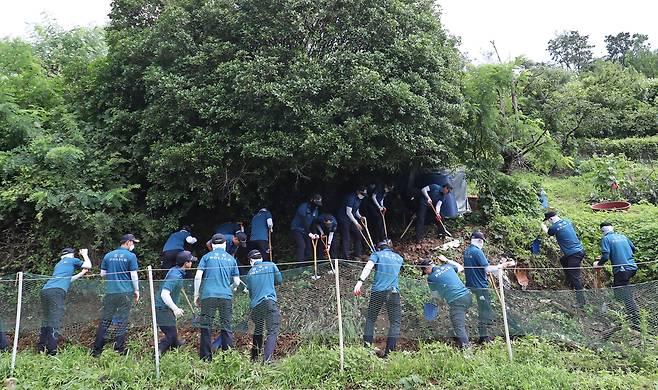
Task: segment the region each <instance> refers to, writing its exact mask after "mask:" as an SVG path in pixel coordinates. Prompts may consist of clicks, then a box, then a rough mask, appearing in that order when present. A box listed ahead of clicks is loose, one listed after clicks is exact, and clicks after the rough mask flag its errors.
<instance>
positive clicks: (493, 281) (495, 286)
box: [487, 269, 503, 302]
mask: <svg viewBox="0 0 658 390" xmlns="http://www.w3.org/2000/svg"><path fill="white" fill-rule="evenodd" d="M498 272H503V270H502V269H501V270H498ZM487 277H489V283H491V287H493V289H494V291H495V292H496V297H498V302H502V301H501V299H500V293H499V292H498V287H497V285H496V280H495V279H494V277H493V275H491V274H490V273H488V272H487Z"/></svg>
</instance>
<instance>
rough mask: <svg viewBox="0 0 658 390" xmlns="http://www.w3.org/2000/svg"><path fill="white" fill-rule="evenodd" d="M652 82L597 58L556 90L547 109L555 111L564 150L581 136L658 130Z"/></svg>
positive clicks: (636, 134) (644, 132) (639, 134)
mask: <svg viewBox="0 0 658 390" xmlns="http://www.w3.org/2000/svg"><path fill="white" fill-rule="evenodd" d="M650 91H651V84H650V83H649V82H648V81H647V79H646V78H645V77H644V76H643V75H642V74H640V73H639V72H637V71H636V70H635V69H633V68H624V67H622V66H621V65H618V64H615V63H612V62H608V61H597V62H596V64H595V65H594V66H593V67H592V68H591V69H590V70H588V71H586V72H583V73H581V74H580V75H579V77H578V78H577V79H574V80H572V81H571V82H569V83H568V84H566V85H565V86H564V88H562V89H559V90H557V91H555V93H554V94H553V96H552V98H551V99H550V100H549V102H548V107H549V108H548V109H549V110H550V111H552V112H555V113H557V114H558V115H557V120H558V127H559V128H560V133H559V134H558V135H557V136H558V137H559V139H560V142H561V143H562V146H563V148H564V149H565V150H567V151H569V150H570V148H571V147H572V146H573V141H574V138H580V137H613V138H621V137H629V136H646V135H654V134H656V133H657V132H658V122H657V121H658V106H657V105H656V101H655V99H654V98H652V97H651V94H650Z"/></svg>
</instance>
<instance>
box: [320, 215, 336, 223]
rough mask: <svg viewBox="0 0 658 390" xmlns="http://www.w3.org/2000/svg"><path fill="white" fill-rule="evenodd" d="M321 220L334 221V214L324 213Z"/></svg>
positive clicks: (325, 221)
mask: <svg viewBox="0 0 658 390" xmlns="http://www.w3.org/2000/svg"><path fill="white" fill-rule="evenodd" d="M322 222H324V223H333V222H334V216H333V215H331V214H325V215H324V216H323V218H322Z"/></svg>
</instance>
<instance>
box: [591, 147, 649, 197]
mask: <svg viewBox="0 0 658 390" xmlns="http://www.w3.org/2000/svg"><path fill="white" fill-rule="evenodd" d="M580 171H581V173H584V174H585V178H587V177H588V176H592V177H593V179H592V180H593V182H594V192H592V193H591V195H590V201H593V202H598V201H602V200H622V199H623V200H627V201H629V202H631V203H642V202H649V203H652V204H658V173H657V172H656V171H655V168H653V167H650V166H646V165H641V164H638V163H635V162H633V161H630V160H628V159H627V158H626V156H625V155H623V154H621V155H612V154H611V155H606V156H598V155H594V156H593V157H592V158H590V159H588V160H585V161H584V162H582V163H581V165H580Z"/></svg>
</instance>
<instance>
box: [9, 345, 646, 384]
mask: <svg viewBox="0 0 658 390" xmlns="http://www.w3.org/2000/svg"><path fill="white" fill-rule="evenodd" d="M654 348H655V347H653V346H651V347H648V348H645V349H635V348H629V349H627V350H625V351H623V352H612V351H609V350H599V351H590V350H587V349H575V350H574V349H567V348H562V347H560V346H558V345H555V344H549V343H546V342H543V341H540V340H538V339H527V340H517V341H515V343H514V351H515V357H514V363H510V362H509V361H508V358H507V354H506V352H505V349H504V346H503V345H502V344H501V343H500V342H496V343H494V344H492V345H490V346H487V347H486V348H481V349H477V350H474V351H473V352H472V353H470V354H468V355H465V354H462V353H461V352H459V351H458V350H456V349H454V348H452V347H450V346H447V345H445V344H441V343H434V344H425V345H422V346H421V348H420V350H419V351H418V352H397V353H393V354H392V355H390V356H389V358H388V359H386V360H382V359H380V358H377V357H375V356H374V355H373V354H371V353H369V352H368V351H367V350H366V349H363V348H359V347H352V348H347V350H346V355H345V362H346V365H345V372H343V373H341V372H340V371H339V369H338V368H339V361H338V352H337V350H335V349H328V348H325V347H319V346H314V345H309V346H306V347H304V348H302V349H301V350H300V351H299V353H297V354H295V355H294V356H291V357H287V358H284V359H281V360H279V361H277V362H275V363H274V364H271V365H266V366H262V365H259V364H257V365H253V364H252V363H251V362H249V359H248V356H247V355H246V353H240V352H231V353H227V354H222V355H220V356H218V357H217V358H216V359H214V361H213V362H212V363H210V364H208V363H204V362H200V361H199V360H198V358H197V356H196V355H195V354H194V353H193V352H191V351H186V350H183V351H178V352H169V353H167V354H166V355H164V357H163V359H162V378H161V380H160V381H159V382H156V381H155V374H154V364H153V360H152V358H151V357H147V356H144V357H136V356H132V355H129V356H127V357H121V356H118V355H116V354H113V353H106V354H104V355H103V356H102V357H101V358H100V359H94V358H92V357H90V356H89V355H88V353H87V351H86V350H83V349H80V348H74V347H71V348H67V349H66V350H65V351H64V352H62V353H60V354H59V355H58V357H57V358H56V359H55V358H51V357H48V356H44V355H34V354H22V355H19V358H18V363H17V367H18V368H17V371H16V375H15V376H16V378H17V380H18V385H19V386H20V387H21V388H64V387H66V388H85V389H107V388H122V389H144V388H151V387H157V388H161V389H181V388H198V389H205V388H235V389H243V388H244V389H246V388H249V389H271V388H317V387H318V385H319V384H320V383H321V387H322V388H324V389H342V388H355V389H381V388H388V389H390V388H399V389H416V388H418V389H420V388H437V389H455V388H460V389H500V388H514V389H573V388H605V389H628V388H647V389H649V388H652V386H654V385H655V383H656V381H658V376H657V374H656V370H655V367H656V365H658V360H656V356H657V355H656V351H655V349H654ZM8 362H9V356H8V355H7V354H3V355H2V363H1V364H2V370H3V371H5V372H6V369H7V365H8Z"/></svg>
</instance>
